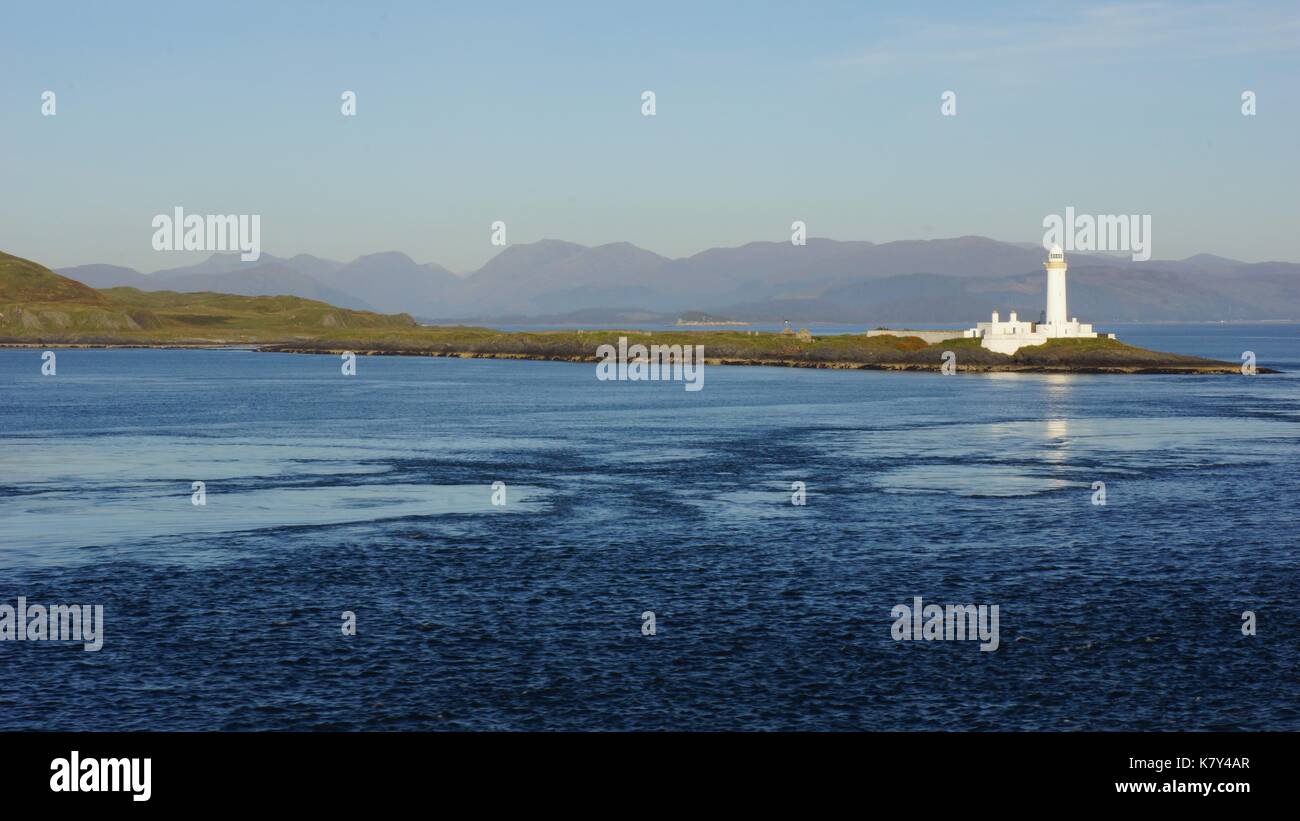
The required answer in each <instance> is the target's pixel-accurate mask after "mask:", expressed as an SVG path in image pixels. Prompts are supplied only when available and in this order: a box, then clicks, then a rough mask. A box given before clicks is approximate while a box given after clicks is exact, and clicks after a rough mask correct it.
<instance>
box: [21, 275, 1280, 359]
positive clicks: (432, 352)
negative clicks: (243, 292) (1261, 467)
mask: <svg viewBox="0 0 1300 821" xmlns="http://www.w3.org/2000/svg"><path fill="white" fill-rule="evenodd" d="M1054 253H1055V251H1054ZM1053 262H1054V261H1053V260H1052V259H1051V258H1050V255H1049V260H1048V263H1047V268H1048V285H1049V289H1048V310H1047V311H1046V312H1045V313H1046V321H1044V322H1041V323H1030V322H1021V321H1019V320H1018V319H1016V317H1015V315H1014V314H1012V316H1011V317H1010V319H1009V320H1008V321H1007V322H1001V321H999V320H998V318H997V315H996V314H994V320H993V321H992V322H988V323H979V324H978V325H976V326H975V327H974V328H970V329H967V330H957V331H932V330H931V331H908V330H893V331H891V330H872V331H864V332H863V333H861V334H854V333H843V334H829V335H823V336H817V335H815V334H813V333H811V332H809V333H803V332H801V333H798V334H785V333H772V332H760V331H752V330H710V331H703V330H701V331H694V330H691V331H645V330H617V329H609V330H591V331H513V332H510V331H500V330H496V329H493V328H484V327H474V326H462V325H452V326H448V325H439V326H432V325H421V324H419V323H418V322H416V321H415V319H413V318H412V317H410V316H409V315H406V314H381V313H375V312H372V311H361V310H353V309H348V308H339V307H336V306H333V305H329V304H327V303H324V302H320V301H317V300H311V299H304V298H301V297H294V296H237V295H231V294H217V293H211V292H200V293H176V292H172V291H147V292H146V291H140V290H138V289H136V288H130V287H116V288H104V289H95V288H91V287H89V286H86V285H84V284H82V283H80V282H78V281H76V280H73V279H70V278H68V277H64V276H61V275H59V274H56V273H54V272H53V271H51V270H49V269H48V268H46V267H44V266H42V265H39V264H38V263H35V262H32V261H30V260H25V259H21V258H19V257H14V256H10V255H8V254H4V253H0V346H5V347H24V348H53V347H86V348H94V347H103V348H110V347H134V348H220V347H236V346H238V347H248V348H253V349H255V350H258V351H276V352H286V353H315V354H334V355H338V354H340V353H343V352H345V351H348V352H353V353H356V354H359V355H374V356H445V357H459V358H487V359H535V360H551V361H565V362H596V361H597V359H598V357H597V349H598V348H600V346H601V345H604V344H611V345H616V344H617V342H618V339H619V337H621V336H622V337H628V338H634V339H635V341H636V342H639V343H641V344H644V345H647V346H653V345H665V346H677V345H703V346H704V352H705V361H706V363H707V364H710V365H766V366H779V367H796V368H828V369H850V370H851V369H866V370H891V371H937V370H940V369H941V368H942V367H943V365H944V363H945V361H948V360H951V359H952V358H954V357H955V363H956V367H957V371H958V372H965V373H979V372H993V371H1001V372H1027V373H1128V374H1134V373H1146V374H1152V373H1165V374H1193V373H1194V374H1240V373H1241V372H1242V370H1241V365H1240V364H1239V363H1233V362H1224V361H1219V360H1213V359H1205V358H1202V357H1195V356H1185V355H1182V354H1171V353H1161V352H1158V351H1149V350H1145V349H1142V348H1137V347H1134V346H1131V345H1126V344H1124V343H1122V342H1120V341H1119V340H1118V339H1115V338H1114V335H1112V334H1098V333H1094V332H1093V331H1092V326H1090V325H1086V324H1080V323H1079V322H1078V320H1077V319H1070V320H1069V321H1066V320H1064V316H1065V287H1064V286H1065V282H1064V276H1065V265H1064V259H1063V256H1062V257H1061V259H1060V260H1059V263H1060V264H1059V265H1058V266H1056V267H1055V268H1054V266H1053ZM1054 271H1059V285H1060V288H1059V298H1056V297H1053V296H1052V293H1053V290H1052V285H1053V281H1054V277H1055V276H1056V274H1054ZM949 353H951V354H952V356H949V357H946V356H945V354H949ZM1257 372H1258V373H1274V371H1271V370H1270V369H1268V368H1264V367H1259V368H1258V369H1257Z"/></svg>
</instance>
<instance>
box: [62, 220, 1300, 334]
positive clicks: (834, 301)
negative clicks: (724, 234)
mask: <svg viewBox="0 0 1300 821" xmlns="http://www.w3.org/2000/svg"><path fill="white" fill-rule="evenodd" d="M1043 258H1044V253H1043V251H1042V249H1041V248H1039V247H1038V246H1035V245H1031V244H1020V243H1008V242H999V241H996V240H991V239H987V238H985V237H973V236H970V237H959V238H955V239H937V240H906V241H898V242H886V243H879V244H877V243H871V242H840V241H835V240H827V239H810V240H808V244H807V245H804V246H795V245H792V244H790V243H789V242H752V243H749V244H748V245H743V246H740V247H738V248H711V249H709V250H707V251H703V252H701V253H698V254H695V255H693V256H690V257H684V258H681V259H670V258H668V257H663V256H660V255H658V254H655V253H653V252H651V251H647V250H645V249H642V248H638V247H636V246H635V245H631V244H629V243H626V242H619V243H611V244H608V245H600V246H596V247H588V246H585V245H578V244H575V243H571V242H563V241H560V240H541V241H540V242H534V243H528V244H523V245H512V246H509V247H507V248H505V249H504V250H502V251H501V252H500V253H499V254H497V255H496V256H495V257H493V258H492V259H491V260H489V261H488V262H487V264H485V265H484V266H483V267H482V268H480V269H478V270H477V271H474V272H471V273H469V274H466V275H464V276H458V275H456V274H454V273H452V272H451V271H449V270H448V269H446V268H444V267H442V266H441V265H437V264H433V263H427V264H418V263H416V262H415V261H414V260H412V259H411V258H410V257H408V256H407V255H405V254H403V253H400V252H396V251H390V252H386V253H379V254H369V255H366V256H362V257H358V258H357V259H355V260H352V261H351V262H348V263H342V262H336V261H333V260H328V259H322V258H320V257H314V256H311V255H308V254H300V255H298V256H294V257H288V258H279V257H275V256H272V255H270V254H265V253H264V254H262V256H261V258H260V259H259V260H257V261H256V262H241V261H240V259H239V255H238V254H234V253H231V254H214V255H213V256H212V257H211V258H209V259H208V260H205V261H204V262H201V263H199V264H197V265H191V266H186V267H181V268H172V269H168V270H163V271H157V272H155V273H152V274H143V273H140V272H139V271H135V270H133V269H130V268H122V267H120V266H114V265H82V266H77V267H74V268H63V269H60V270H59V273H61V274H63V275H65V276H67V277H70V278H72V279H75V280H78V281H80V282H83V283H85V284H87V285H90V286H91V287H94V288H111V287H117V286H129V287H133V288H139V289H141V290H147V291H158V290H171V291H180V292H198V291H216V292H222V293H231V294H240V295H245V296H262V295H279V294H283V295H292V296H299V297H304V298H307V299H313V300H319V301H322V302H328V303H331V304H334V305H339V306H341V307H346V308H354V309H359V310H374V311H381V312H386V313H398V312H405V313H409V314H412V315H414V316H416V317H418V318H420V319H423V320H427V321H449V320H450V321H474V322H481V323H490V322H492V321H497V322H500V321H505V320H508V321H510V322H515V323H521V324H522V323H527V322H529V321H534V322H541V321H545V322H550V323H557V322H566V321H571V322H575V323H587V324H596V323H599V322H602V321H614V322H617V321H629V317H639V318H641V319H642V321H647V320H655V319H669V320H671V319H672V318H675V317H676V316H678V315H680V314H681V313H683V312H686V311H707V312H709V313H711V314H716V315H722V316H726V317H728V318H730V319H735V320H746V321H772V320H781V319H790V320H791V321H792V322H796V323H799V324H805V325H806V324H809V323H818V322H821V323H881V322H901V323H917V324H919V323H927V322H934V323H939V322H944V323H948V322H975V321H977V320H982V319H987V317H988V314H989V312H991V311H993V310H1001V311H1004V312H1005V311H1008V310H1016V311H1018V312H1019V313H1020V315H1021V316H1022V317H1025V318H1031V319H1035V318H1037V317H1038V314H1039V311H1040V310H1041V309H1042V307H1043V303H1044V296H1043V291H1044V276H1043V269H1042V262H1043ZM1068 259H1069V263H1070V275H1069V286H1070V313H1071V314H1072V315H1076V316H1078V317H1079V318H1080V319H1082V320H1083V321H1087V322H1094V323H1101V324H1104V323H1106V322H1121V321H1139V320H1147V321H1180V320H1181V321H1199V320H1220V319H1222V320H1263V319H1297V318H1300V265H1298V264H1295V263H1289V262H1263V263H1254V264H1250V263H1244V262H1240V261H1237V260H1232V259H1226V258H1224V257H1217V256H1213V255H1210V254H1198V255H1196V256H1192V257H1188V258H1187V259H1183V260H1177V261H1171V260H1150V261H1147V262H1132V261H1131V260H1130V259H1129V258H1128V257H1117V256H1109V255H1101V254H1083V253H1073V254H1070V255H1069V256H1068Z"/></svg>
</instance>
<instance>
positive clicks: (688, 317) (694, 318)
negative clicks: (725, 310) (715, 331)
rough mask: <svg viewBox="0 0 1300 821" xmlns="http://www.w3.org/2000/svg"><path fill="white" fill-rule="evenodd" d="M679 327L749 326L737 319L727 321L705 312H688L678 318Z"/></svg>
mask: <svg viewBox="0 0 1300 821" xmlns="http://www.w3.org/2000/svg"><path fill="white" fill-rule="evenodd" d="M677 324H678V325H712V326H720V325H748V324H749V323H748V322H741V321H739V320H736V319H726V318H724V317H720V316H713V315H712V314H706V313H704V312H703V311H687V312H686V313H684V314H682V315H681V316H679V317H677Z"/></svg>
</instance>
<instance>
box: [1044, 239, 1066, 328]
mask: <svg viewBox="0 0 1300 821" xmlns="http://www.w3.org/2000/svg"><path fill="white" fill-rule="evenodd" d="M1043 267H1044V268H1046V269H1047V322H1046V324H1047V325H1055V326H1056V327H1058V328H1063V327H1065V324H1066V318H1067V317H1068V316H1069V314H1067V313H1066V311H1065V269H1066V265H1065V252H1064V251H1062V250H1061V246H1059V245H1053V246H1052V250H1050V251H1048V252H1047V262H1044V263H1043Z"/></svg>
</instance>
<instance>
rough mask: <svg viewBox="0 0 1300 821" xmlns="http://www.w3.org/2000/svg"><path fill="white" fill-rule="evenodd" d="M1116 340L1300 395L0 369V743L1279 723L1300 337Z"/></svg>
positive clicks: (103, 367)
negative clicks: (20, 616)
mask: <svg viewBox="0 0 1300 821" xmlns="http://www.w3.org/2000/svg"><path fill="white" fill-rule="evenodd" d="M1120 330H1121V337H1122V338H1123V339H1125V340H1126V341H1130V342H1133V343H1135V344H1139V345H1144V346H1148V347H1155V348H1161V349H1165V350H1174V351H1179V352H1185V353H1194V354H1203V355H1212V356H1217V357H1221V358H1225V359H1230V360H1232V361H1238V360H1239V356H1240V353H1241V351H1243V350H1253V351H1255V352H1256V354H1257V356H1258V357H1259V363H1260V364H1261V365H1271V366H1273V367H1280V368H1284V369H1287V370H1289V371H1291V372H1292V373H1289V374H1287V375H1285V376H1278V377H1264V376H1260V377H1254V378H1246V377H1237V376H1231V377H1221V376H1219V377H1215V376H1206V377H1196V376H1134V377H1125V376H1077V377H1071V376H1041V375H997V374H994V375H960V374H959V375H957V376H953V377H944V376H940V375H937V374H922V373H908V374H887V373H873V372H865V371H864V372H857V371H813V370H795V369H789V370H787V369H772V368H723V367H710V368H708V369H707V371H706V377H705V387H704V390H702V391H700V392H695V393H693V392H687V391H684V390H683V389H682V386H681V384H674V383H608V382H598V381H597V380H596V379H595V373H594V368H593V367H592V366H589V365H575V364H567V363H548V362H505V361H501V362H497V361H486V360H484V361H479V360H463V361H462V360H442V359H421V358H361V359H360V361H359V363H358V375H357V376H356V377H354V378H348V377H343V376H341V375H340V373H339V360H338V359H337V358H335V357H325V356H293V355H279V354H260V353H253V352H245V351H131V350H124V351H81V350H66V351H59V352H58V374H57V376H54V377H42V376H41V375H40V352H39V351H32V350H0V604H9V605H14V604H16V600H17V598H18V597H19V596H25V597H27V599H28V600H29V601H30V602H41V603H47V604H52V603H87V604H90V603H97V604H102V605H103V606H104V608H105V611H106V616H105V620H106V624H105V633H106V636H105V640H104V647H103V649H102V650H101V651H99V652H97V653H89V652H84V651H83V650H82V649H81V648H80V645H69V644H59V643H51V642H23V643H18V642H9V641H6V642H0V729H4V730H12V729H71V730H78V729H92V730H107V729H146V728H152V729H240V730H244V729H464V728H472V729H648V728H681V729H733V728H734V729H850V728H858V729H912V728H917V729H1106V730H1111V729H1263V728H1268V729H1285V730H1295V729H1300V706H1298V702H1297V696H1300V686H1298V685H1297V682H1298V681H1300V573H1298V572H1297V570H1298V569H1300V542H1298V540H1297V536H1296V534H1297V532H1300V528H1298V527H1297V525H1298V524H1300V521H1298V520H1300V514H1297V511H1296V500H1297V498H1300V448H1298V447H1297V444H1298V442H1297V436H1298V434H1300V378H1297V376H1296V374H1300V326H1295V325H1271V326H1262V325H1260V326H1151V327H1135V326H1129V327H1127V328H1121V329H1120ZM193 481H203V482H205V483H206V492H207V505H206V506H203V507H196V506H194V505H192V504H191V503H190V494H191V482H193ZM494 481H502V482H505V483H506V486H507V490H506V493H507V503H506V505H505V506H504V507H495V506H493V505H492V504H491V496H492V489H491V484H492V482H494ZM794 481H803V482H806V483H807V489H808V504H807V505H806V506H804V507H796V506H792V505H791V504H790V486H791V483H792V482H794ZM1094 481H1103V482H1105V483H1106V488H1107V501H1108V503H1107V505H1106V506H1104V507H1103V506H1095V505H1093V504H1091V498H1092V489H1091V485H1092V483H1093V482H1094ZM914 596H922V597H924V599H925V600H926V602H928V603H939V604H981V603H987V604H997V605H999V608H1000V642H1001V646H1000V648H999V649H998V650H997V651H996V652H991V653H982V652H980V651H979V649H978V646H977V643H976V642H919V641H916V642H895V641H894V640H893V639H892V638H891V636H890V628H891V624H892V621H893V619H892V618H891V616H890V610H891V608H892V607H893V606H894V605H896V604H901V603H909V604H910V603H911V601H912V598H913V597H914ZM345 610H348V611H353V612H355V613H356V616H357V620H358V621H357V624H358V634H357V635H356V636H353V637H345V636H343V635H342V634H341V630H340V625H341V623H342V622H341V616H340V614H341V613H342V612H343V611H345ZM646 610H652V611H654V612H655V614H656V622H657V634H656V635H654V636H652V637H648V636H643V635H642V634H641V629H640V628H641V618H640V616H641V613H642V612H643V611H646ZM1244 610H1253V611H1254V612H1255V613H1256V614H1257V619H1258V635H1256V636H1254V637H1247V636H1243V635H1242V633H1241V630H1240V625H1241V613H1242V611H1244Z"/></svg>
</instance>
